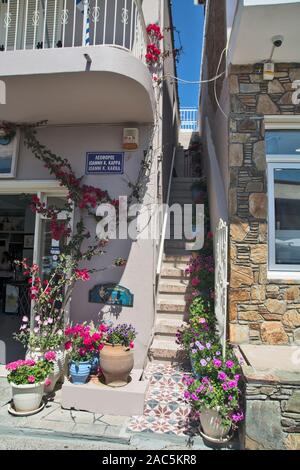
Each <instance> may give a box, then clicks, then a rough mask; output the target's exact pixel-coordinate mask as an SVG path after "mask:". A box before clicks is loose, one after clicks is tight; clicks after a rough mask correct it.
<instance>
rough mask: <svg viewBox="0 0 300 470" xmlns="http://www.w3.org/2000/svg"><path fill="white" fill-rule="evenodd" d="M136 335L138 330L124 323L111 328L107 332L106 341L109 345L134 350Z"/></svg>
mask: <svg viewBox="0 0 300 470" xmlns="http://www.w3.org/2000/svg"><path fill="white" fill-rule="evenodd" d="M136 334H137V333H136V330H135V329H134V328H133V326H132V325H128V324H127V323H124V324H122V325H117V326H114V327H111V328H109V329H108V330H107V334H106V337H105V341H106V343H109V344H121V345H122V346H125V347H127V348H131V349H133V348H134V340H135V338H136Z"/></svg>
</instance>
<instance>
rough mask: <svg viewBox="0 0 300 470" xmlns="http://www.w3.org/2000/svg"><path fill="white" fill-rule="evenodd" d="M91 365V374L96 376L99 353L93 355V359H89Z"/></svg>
mask: <svg viewBox="0 0 300 470" xmlns="http://www.w3.org/2000/svg"><path fill="white" fill-rule="evenodd" d="M91 365H92V368H91V374H93V375H94V374H97V372H98V368H99V365H100V360H99V352H98V353H97V354H95V356H94V357H93V359H91Z"/></svg>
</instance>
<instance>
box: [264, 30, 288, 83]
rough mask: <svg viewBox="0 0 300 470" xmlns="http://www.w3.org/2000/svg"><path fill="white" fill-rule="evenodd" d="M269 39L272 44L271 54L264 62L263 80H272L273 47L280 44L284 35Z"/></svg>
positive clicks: (273, 75) (273, 70) (273, 71)
mask: <svg viewBox="0 0 300 470" xmlns="http://www.w3.org/2000/svg"><path fill="white" fill-rule="evenodd" d="M271 41H272V44H273V47H272V51H271V55H270V58H269V59H268V60H266V61H265V62H264V80H274V77H275V64H274V62H273V60H272V59H273V55H274V51H275V49H276V48H279V47H281V46H282V44H283V41H284V37H283V36H281V35H277V36H273V37H272V38H271Z"/></svg>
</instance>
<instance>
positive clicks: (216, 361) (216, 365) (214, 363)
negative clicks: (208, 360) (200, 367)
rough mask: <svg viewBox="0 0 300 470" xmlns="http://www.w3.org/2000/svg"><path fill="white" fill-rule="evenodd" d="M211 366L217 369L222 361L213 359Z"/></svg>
mask: <svg viewBox="0 0 300 470" xmlns="http://www.w3.org/2000/svg"><path fill="white" fill-rule="evenodd" d="M213 365H214V366H215V367H217V368H218V369H219V367H221V365H222V361H220V359H213Z"/></svg>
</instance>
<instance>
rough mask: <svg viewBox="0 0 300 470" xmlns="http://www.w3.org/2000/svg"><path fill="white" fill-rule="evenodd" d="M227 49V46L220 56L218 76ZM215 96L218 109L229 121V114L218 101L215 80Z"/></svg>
mask: <svg viewBox="0 0 300 470" xmlns="http://www.w3.org/2000/svg"><path fill="white" fill-rule="evenodd" d="M227 49H228V47H227V46H226V47H225V48H224V49H223V51H222V53H221V55H220V60H219V63H218V67H217V72H216V74H217V75H218V73H219V70H220V67H221V63H222V59H223V55H224V54H225V52H226V51H227ZM214 95H215V100H216V103H217V105H218V108H219V109H220V111H221V113H222V114H223V116H225V118H226V119H227V118H228V116H227V114H226V113H225V111H224V110H223V108H222V106H221V105H220V102H219V99H218V95H217V82H216V80H215V82H214Z"/></svg>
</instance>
